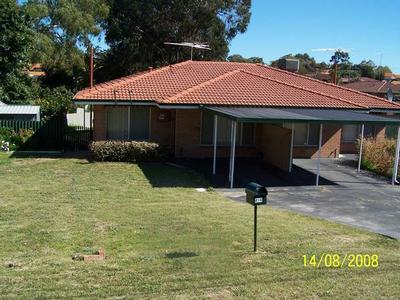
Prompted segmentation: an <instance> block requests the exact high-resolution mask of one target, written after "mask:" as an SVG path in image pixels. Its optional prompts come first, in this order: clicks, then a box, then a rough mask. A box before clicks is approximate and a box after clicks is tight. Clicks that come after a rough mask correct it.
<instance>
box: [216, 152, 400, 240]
mask: <svg viewBox="0 0 400 300" xmlns="http://www.w3.org/2000/svg"><path fill="white" fill-rule="evenodd" d="M353 163H354V162H353V161H352V160H348V159H323V160H322V161H321V176H322V177H323V178H324V179H325V180H327V181H329V182H332V183H333V184H328V185H324V186H320V187H318V188H317V187H313V186H285V187H269V188H268V192H269V194H268V204H269V205H271V206H273V207H277V208H280V209H285V210H290V211H295V212H298V213H302V214H305V215H311V216H316V217H320V218H323V219H326V220H330V221H334V222H339V223H343V224H348V225H351V226H355V227H360V228H364V229H367V230H369V231H372V232H375V233H379V234H383V235H386V236H390V237H392V238H396V239H400V186H391V185H390V184H389V181H388V180H386V179H383V178H381V177H377V176H374V175H373V174H371V173H369V172H366V171H362V172H361V173H357V171H356V168H355V166H354V165H352V164H353ZM294 164H295V165H297V166H298V167H299V168H302V169H304V170H307V171H309V172H313V173H314V172H315V171H316V168H315V160H310V159H295V160H294ZM217 191H218V192H220V193H221V194H223V195H224V196H226V197H228V198H231V199H234V200H236V201H245V194H244V190H243V188H236V189H233V190H230V189H226V188H222V189H217Z"/></svg>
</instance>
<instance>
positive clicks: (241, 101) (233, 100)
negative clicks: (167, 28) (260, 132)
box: [74, 61, 400, 109]
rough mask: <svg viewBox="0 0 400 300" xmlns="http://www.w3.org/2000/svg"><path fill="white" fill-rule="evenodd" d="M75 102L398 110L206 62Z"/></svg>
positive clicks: (276, 74)
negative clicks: (150, 102) (153, 102)
mask: <svg viewBox="0 0 400 300" xmlns="http://www.w3.org/2000/svg"><path fill="white" fill-rule="evenodd" d="M74 99H75V100H95V101H102V100H104V101H105V100H112V101H155V102H157V103H159V104H216V105H250V106H283V107H324V108H353V109H362V108H386V109H400V105H398V104H396V103H392V102H389V101H387V100H385V99H382V98H378V97H374V96H371V95H368V94H364V93H361V92H358V91H354V90H350V89H346V88H343V87H340V86H337V85H333V84H329V83H325V82H321V81H319V80H316V79H312V78H309V77H306V76H301V75H298V74H294V73H290V72H287V71H283V70H280V69H275V68H272V67H267V66H263V65H258V64H249V63H231V62H207V61H186V62H183V63H179V64H175V65H171V66H167V67H163V68H160V69H156V70H153V71H148V72H144V73H141V74H135V75H131V76H127V77H123V78H120V79H117V80H113V81H109V82H105V83H102V84H99V85H95V86H94V87H93V88H92V89H85V90H82V91H80V92H79V93H77V94H76V95H75V97H74Z"/></svg>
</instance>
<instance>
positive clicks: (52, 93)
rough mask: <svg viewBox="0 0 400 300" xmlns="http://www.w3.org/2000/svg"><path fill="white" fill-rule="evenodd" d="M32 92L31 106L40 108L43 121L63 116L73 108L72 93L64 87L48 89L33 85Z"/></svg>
mask: <svg viewBox="0 0 400 300" xmlns="http://www.w3.org/2000/svg"><path fill="white" fill-rule="evenodd" d="M34 91H35V100H34V101H33V104H35V105H39V106H40V112H41V118H42V119H43V120H48V119H50V118H51V117H53V116H56V115H64V114H66V113H67V112H71V111H73V109H74V108H75V107H74V104H73V103H72V98H73V96H74V93H73V92H72V91H71V90H70V89H68V88H66V87H64V86H59V87H56V88H48V87H44V86H40V85H35V86H34Z"/></svg>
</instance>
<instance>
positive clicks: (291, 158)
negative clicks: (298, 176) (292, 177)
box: [289, 123, 294, 173]
mask: <svg viewBox="0 0 400 300" xmlns="http://www.w3.org/2000/svg"><path fill="white" fill-rule="evenodd" d="M293 145H294V123H292V137H291V139H290V154H289V155H290V161H289V173H292V166H293Z"/></svg>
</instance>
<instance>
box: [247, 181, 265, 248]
mask: <svg viewBox="0 0 400 300" xmlns="http://www.w3.org/2000/svg"><path fill="white" fill-rule="evenodd" d="M267 195H268V191H267V189H266V188H265V187H264V186H262V185H259V184H258V183H255V182H250V183H249V184H247V185H246V201H247V202H248V203H250V204H251V205H253V206H254V252H256V251H257V206H259V205H265V204H267Z"/></svg>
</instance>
